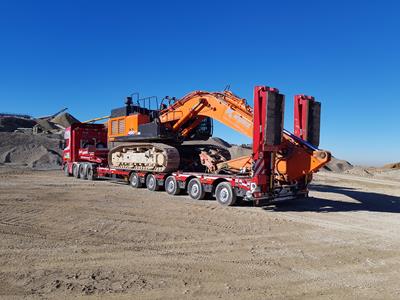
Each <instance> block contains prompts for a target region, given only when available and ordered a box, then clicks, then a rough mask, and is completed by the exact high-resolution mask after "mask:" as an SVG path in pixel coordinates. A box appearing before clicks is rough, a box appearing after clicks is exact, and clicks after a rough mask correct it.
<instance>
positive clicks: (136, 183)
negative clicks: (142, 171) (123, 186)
mask: <svg viewBox="0 0 400 300" xmlns="http://www.w3.org/2000/svg"><path fill="white" fill-rule="evenodd" d="M129 183H130V185H131V187H134V188H140V187H142V186H143V183H141V182H140V178H139V175H138V174H137V173H135V172H132V173H131V176H129Z"/></svg>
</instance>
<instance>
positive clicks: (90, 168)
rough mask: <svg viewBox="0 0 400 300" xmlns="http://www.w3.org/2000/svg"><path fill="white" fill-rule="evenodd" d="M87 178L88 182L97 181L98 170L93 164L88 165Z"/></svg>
mask: <svg viewBox="0 0 400 300" xmlns="http://www.w3.org/2000/svg"><path fill="white" fill-rule="evenodd" d="M86 178H87V179H88V180H96V179H97V174H96V168H95V167H94V166H92V165H91V164H88V165H87V167H86Z"/></svg>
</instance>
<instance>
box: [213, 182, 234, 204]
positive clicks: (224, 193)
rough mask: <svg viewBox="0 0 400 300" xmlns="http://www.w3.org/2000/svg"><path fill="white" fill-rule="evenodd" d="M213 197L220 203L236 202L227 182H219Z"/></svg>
mask: <svg viewBox="0 0 400 300" xmlns="http://www.w3.org/2000/svg"><path fill="white" fill-rule="evenodd" d="M215 198H216V199H217V202H218V203H219V204H222V205H226V206H232V205H235V203H236V193H235V192H234V191H233V189H232V186H231V185H230V184H229V183H228V182H221V183H220V184H218V185H217V188H216V189H215Z"/></svg>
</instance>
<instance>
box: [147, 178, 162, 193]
mask: <svg viewBox="0 0 400 300" xmlns="http://www.w3.org/2000/svg"><path fill="white" fill-rule="evenodd" d="M146 186H147V189H148V190H150V191H158V190H159V189H160V187H159V186H158V185H157V178H156V176H154V175H153V174H149V175H147V177H146Z"/></svg>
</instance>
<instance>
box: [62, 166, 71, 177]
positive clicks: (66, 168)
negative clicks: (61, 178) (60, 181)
mask: <svg viewBox="0 0 400 300" xmlns="http://www.w3.org/2000/svg"><path fill="white" fill-rule="evenodd" d="M63 169H64V175H65V176H67V177H70V176H71V174H70V173H69V171H68V164H65V165H64V168H63Z"/></svg>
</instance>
